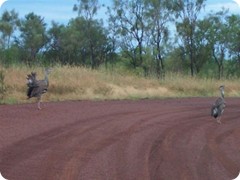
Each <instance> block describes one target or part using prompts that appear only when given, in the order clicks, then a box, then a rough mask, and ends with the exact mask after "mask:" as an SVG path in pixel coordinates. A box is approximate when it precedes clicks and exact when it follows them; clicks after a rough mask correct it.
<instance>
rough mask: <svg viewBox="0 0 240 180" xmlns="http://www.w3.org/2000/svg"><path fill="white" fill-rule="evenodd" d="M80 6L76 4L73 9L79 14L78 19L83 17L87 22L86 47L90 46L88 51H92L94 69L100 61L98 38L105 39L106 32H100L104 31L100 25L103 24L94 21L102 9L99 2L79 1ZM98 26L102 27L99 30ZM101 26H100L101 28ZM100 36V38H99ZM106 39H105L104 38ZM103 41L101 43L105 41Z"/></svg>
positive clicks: (85, 29)
mask: <svg viewBox="0 0 240 180" xmlns="http://www.w3.org/2000/svg"><path fill="white" fill-rule="evenodd" d="M78 2H79V4H75V5H74V7H73V10H74V11H77V12H78V17H82V18H83V19H84V20H85V22H86V23H85V26H84V28H83V30H84V35H85V39H86V38H87V39H86V41H85V43H86V44H85V46H88V48H87V49H88V50H90V51H89V52H90V55H91V68H92V69H94V68H96V67H98V65H99V62H98V61H101V60H100V59H98V58H99V57H98V53H99V51H98V50H99V47H98V42H100V41H98V40H100V39H98V38H103V36H104V35H103V36H102V35H100V34H104V32H100V31H102V30H103V28H101V27H100V26H102V25H100V24H102V22H97V21H96V20H94V16H95V15H96V14H97V11H98V9H99V8H100V6H99V4H98V0H78ZM96 25H97V26H98V27H100V29H99V30H97V29H96ZM99 25H100V26H99ZM99 35H100V36H99ZM103 39H104V38H103ZM103 39H101V41H102V40H103Z"/></svg>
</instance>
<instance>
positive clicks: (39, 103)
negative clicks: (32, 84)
mask: <svg viewBox="0 0 240 180" xmlns="http://www.w3.org/2000/svg"><path fill="white" fill-rule="evenodd" d="M40 105H41V96H40V97H39V98H38V109H39V110H41V107H40Z"/></svg>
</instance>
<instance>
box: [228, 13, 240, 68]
mask: <svg viewBox="0 0 240 180" xmlns="http://www.w3.org/2000/svg"><path fill="white" fill-rule="evenodd" d="M226 27H227V28H228V29H229V33H228V48H229V55H230V57H231V58H232V59H233V60H236V62H237V63H238V68H240V16H239V15H235V14H232V15H230V16H227V19H226Z"/></svg>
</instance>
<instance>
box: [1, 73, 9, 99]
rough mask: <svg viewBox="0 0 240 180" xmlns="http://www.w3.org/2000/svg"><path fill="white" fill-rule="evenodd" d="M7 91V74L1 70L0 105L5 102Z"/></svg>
mask: <svg viewBox="0 0 240 180" xmlns="http://www.w3.org/2000/svg"><path fill="white" fill-rule="evenodd" d="M6 91H7V89H6V84H5V74H4V71H3V70H0V103H1V102H3V99H4V96H5V94H6Z"/></svg>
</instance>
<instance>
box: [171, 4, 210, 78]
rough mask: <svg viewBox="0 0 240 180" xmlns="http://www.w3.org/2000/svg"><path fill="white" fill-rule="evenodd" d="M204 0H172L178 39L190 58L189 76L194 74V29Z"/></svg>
mask: <svg viewBox="0 0 240 180" xmlns="http://www.w3.org/2000/svg"><path fill="white" fill-rule="evenodd" d="M205 1H206V0H174V1H172V2H173V6H172V7H173V9H174V11H175V14H176V18H177V21H176V28H177V33H178V37H179V41H182V44H183V45H184V49H185V53H186V54H187V55H188V58H189V60H190V71H191V76H194V74H195V65H196V57H195V48H196V47H195V40H194V33H195V31H196V25H197V20H198V17H199V14H200V12H201V10H202V8H203V7H204V2H205Z"/></svg>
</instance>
